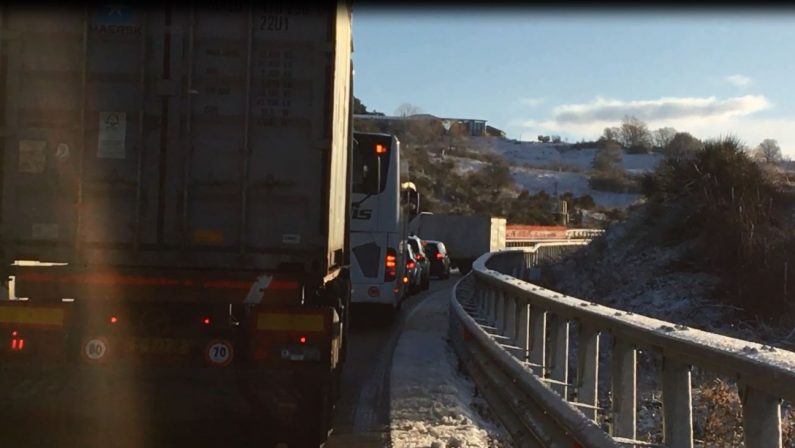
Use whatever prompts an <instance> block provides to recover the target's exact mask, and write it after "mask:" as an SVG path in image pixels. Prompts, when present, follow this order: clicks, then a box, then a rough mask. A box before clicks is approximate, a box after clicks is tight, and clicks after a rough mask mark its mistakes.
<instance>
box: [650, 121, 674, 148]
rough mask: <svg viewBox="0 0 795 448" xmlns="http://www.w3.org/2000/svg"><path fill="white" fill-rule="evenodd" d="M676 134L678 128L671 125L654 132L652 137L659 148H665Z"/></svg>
mask: <svg viewBox="0 0 795 448" xmlns="http://www.w3.org/2000/svg"><path fill="white" fill-rule="evenodd" d="M675 135H676V129H674V128H670V127H664V128H660V129H657V130H656V131H654V132H652V139H653V140H654V146H655V147H656V148H659V150H665V148H666V147H667V146H668V144H669V143H671V140H673V139H674V136H675Z"/></svg>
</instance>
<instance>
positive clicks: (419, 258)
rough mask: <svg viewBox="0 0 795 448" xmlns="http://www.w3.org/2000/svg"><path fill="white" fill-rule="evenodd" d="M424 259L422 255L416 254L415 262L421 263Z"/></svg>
mask: <svg viewBox="0 0 795 448" xmlns="http://www.w3.org/2000/svg"><path fill="white" fill-rule="evenodd" d="M424 259H425V257H423V256H422V254H417V260H419V261H422V260H424Z"/></svg>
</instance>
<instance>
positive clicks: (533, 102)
mask: <svg viewBox="0 0 795 448" xmlns="http://www.w3.org/2000/svg"><path fill="white" fill-rule="evenodd" d="M543 102H544V98H519V103H520V104H522V105H524V106H531V107H533V106H538V105H540V104H541V103H543Z"/></svg>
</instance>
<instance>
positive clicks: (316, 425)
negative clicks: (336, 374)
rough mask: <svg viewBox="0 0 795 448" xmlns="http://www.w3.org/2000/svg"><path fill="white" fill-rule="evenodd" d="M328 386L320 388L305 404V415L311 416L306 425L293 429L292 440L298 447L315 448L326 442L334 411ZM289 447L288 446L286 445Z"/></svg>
mask: <svg viewBox="0 0 795 448" xmlns="http://www.w3.org/2000/svg"><path fill="white" fill-rule="evenodd" d="M331 389H333V387H331V385H330V384H326V385H324V386H321V387H320V389H319V390H317V391H316V392H315V394H314V395H315V396H314V397H313V398H312V399H310V400H307V402H306V406H307V409H306V415H308V416H312V419H311V421H310V422H306V423H307V425H306V426H304V425H302V426H301V427H300V428H293V431H294V436H293V437H292V439H293V440H294V441H295V442H296V446H299V447H307V448H309V447H311V448H317V447H319V446H321V445H322V444H324V443H325V442H326V439H328V433H329V430H330V429H331V418H332V415H331V414H332V412H333V410H334V400H333V398H332V394H333V393H334V392H333V391H332V390H331ZM288 445H289V444H288Z"/></svg>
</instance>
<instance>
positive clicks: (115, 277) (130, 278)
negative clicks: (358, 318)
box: [16, 272, 300, 299]
mask: <svg viewBox="0 0 795 448" xmlns="http://www.w3.org/2000/svg"><path fill="white" fill-rule="evenodd" d="M263 277H267V278H268V282H267V283H265V284H264V286H261V285H260V286H259V288H261V289H264V288H270V289H298V288H299V287H300V285H299V284H298V282H297V281H295V280H275V281H273V282H272V283H271V282H270V279H271V278H272V276H260V277H259V278H258V279H257V282H259V281H261V280H262V279H263ZM16 281H17V282H31V283H65V284H86V285H128V286H184V287H194V288H208V289H240V290H247V289H248V290H251V289H252V288H254V286H257V283H256V282H255V284H254V285H252V284H251V281H249V280H231V279H210V280H202V279H199V278H184V279H180V278H169V277H150V276H142V275H123V274H117V273H113V272H92V273H82V274H51V273H46V272H21V273H19V274H17V275H16ZM260 299H261V297H260Z"/></svg>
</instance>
